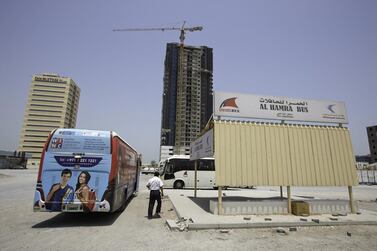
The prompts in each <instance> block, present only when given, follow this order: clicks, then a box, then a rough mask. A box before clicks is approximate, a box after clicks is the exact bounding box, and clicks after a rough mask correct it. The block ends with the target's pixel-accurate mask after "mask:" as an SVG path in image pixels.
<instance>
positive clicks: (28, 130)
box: [18, 73, 80, 165]
mask: <svg viewBox="0 0 377 251" xmlns="http://www.w3.org/2000/svg"><path fill="white" fill-rule="evenodd" d="M79 98H80V88H79V87H78V86H77V85H76V83H75V82H74V81H73V80H72V79H71V78H67V77H60V76H59V75H57V74H47V73H46V74H36V75H34V76H33V77H32V80H31V85H30V91H29V97H28V101H27V104H26V109H25V115H24V123H23V127H22V129H21V135H20V144H19V148H18V150H19V151H23V152H27V153H31V156H32V157H31V159H30V162H31V164H35V165H38V163H39V160H40V158H41V153H42V150H43V146H44V143H45V141H46V139H47V136H48V135H49V133H50V132H51V131H52V130H53V129H55V128H74V127H76V119H77V110H78V104H79ZM28 165H29V164H28Z"/></svg>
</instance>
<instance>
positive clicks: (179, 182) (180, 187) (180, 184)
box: [174, 180, 185, 189]
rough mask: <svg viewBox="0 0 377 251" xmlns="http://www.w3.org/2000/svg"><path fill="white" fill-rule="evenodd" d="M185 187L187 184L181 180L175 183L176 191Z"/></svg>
mask: <svg viewBox="0 0 377 251" xmlns="http://www.w3.org/2000/svg"><path fill="white" fill-rule="evenodd" d="M184 186H185V183H183V181H181V180H177V181H176V182H174V188H176V189H183V187H184Z"/></svg>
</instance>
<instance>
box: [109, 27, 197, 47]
mask: <svg viewBox="0 0 377 251" xmlns="http://www.w3.org/2000/svg"><path fill="white" fill-rule="evenodd" d="M185 24H186V21H184V22H183V25H182V27H181V28H178V27H163V28H140V29H113V31H175V30H178V31H180V32H181V34H180V36H179V40H180V45H181V46H182V47H183V45H184V41H185V33H186V32H188V31H190V32H194V31H201V30H203V27H202V26H194V27H185Z"/></svg>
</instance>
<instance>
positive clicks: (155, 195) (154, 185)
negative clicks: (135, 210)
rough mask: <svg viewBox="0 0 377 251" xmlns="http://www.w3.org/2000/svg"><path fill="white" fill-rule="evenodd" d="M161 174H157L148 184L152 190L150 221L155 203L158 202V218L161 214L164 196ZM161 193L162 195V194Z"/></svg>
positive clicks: (149, 211)
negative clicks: (162, 197)
mask: <svg viewBox="0 0 377 251" xmlns="http://www.w3.org/2000/svg"><path fill="white" fill-rule="evenodd" d="M159 176H160V173H159V172H155V173H154V177H153V178H150V179H149V180H148V183H147V187H148V189H149V190H150V194H149V206H148V219H152V214H153V207H154V203H155V201H156V200H157V208H156V214H155V216H156V217H159V215H160V212H161V196H164V190H163V188H162V187H163V186H164V184H163V183H162V180H161V179H160V178H159ZM160 191H161V193H160Z"/></svg>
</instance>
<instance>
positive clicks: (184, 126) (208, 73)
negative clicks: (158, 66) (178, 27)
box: [160, 43, 213, 160]
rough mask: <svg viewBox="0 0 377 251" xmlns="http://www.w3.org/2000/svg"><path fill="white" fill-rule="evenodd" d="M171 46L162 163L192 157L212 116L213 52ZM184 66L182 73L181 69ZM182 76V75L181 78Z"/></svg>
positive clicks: (167, 64)
mask: <svg viewBox="0 0 377 251" xmlns="http://www.w3.org/2000/svg"><path fill="white" fill-rule="evenodd" d="M180 54H181V53H180V45H179V44H178V43H168V44H167V47H166V56H165V72H164V89H163V97H162V99H163V100H162V119H161V143H160V145H161V148H160V159H161V160H163V159H165V158H166V157H168V156H169V155H172V154H173V152H174V154H189V153H190V143H191V142H192V141H194V140H195V139H196V138H197V137H198V135H199V134H200V131H201V130H202V129H203V128H204V127H205V125H206V123H207V122H208V120H209V118H210V117H211V115H212V110H213V107H212V85H213V84H212V71H213V54H212V48H209V47H206V46H187V45H185V46H184V48H183V58H182V59H181V58H180ZM180 65H182V69H181V68H180ZM180 74H182V75H180Z"/></svg>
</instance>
